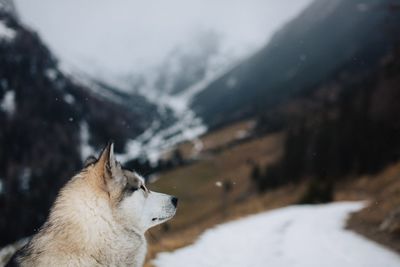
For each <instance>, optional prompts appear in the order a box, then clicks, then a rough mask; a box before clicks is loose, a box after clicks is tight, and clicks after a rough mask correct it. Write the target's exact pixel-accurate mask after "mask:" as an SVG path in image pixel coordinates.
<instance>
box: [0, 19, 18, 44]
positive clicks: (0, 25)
mask: <svg viewBox="0 0 400 267" xmlns="http://www.w3.org/2000/svg"><path fill="white" fill-rule="evenodd" d="M16 34H17V33H16V32H15V31H14V30H13V29H11V28H9V27H8V26H6V25H5V23H4V21H1V20H0V40H6V41H12V40H13V39H14V38H15V35H16Z"/></svg>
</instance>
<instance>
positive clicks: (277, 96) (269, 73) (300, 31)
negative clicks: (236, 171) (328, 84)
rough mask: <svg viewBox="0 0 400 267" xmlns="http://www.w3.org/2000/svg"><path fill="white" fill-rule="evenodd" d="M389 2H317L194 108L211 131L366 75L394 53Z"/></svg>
mask: <svg viewBox="0 0 400 267" xmlns="http://www.w3.org/2000/svg"><path fill="white" fill-rule="evenodd" d="M390 3H391V1H390V0H316V1H315V2H313V3H312V4H311V5H310V6H309V7H308V8H306V9H305V10H304V11H303V12H302V13H301V14H300V15H299V16H298V17H297V18H295V19H294V20H292V21H291V22H289V23H288V24H287V25H285V26H284V27H283V28H282V29H281V30H280V31H278V32H277V33H276V34H275V35H274V36H273V38H272V39H271V41H270V42H269V43H268V44H267V45H266V46H265V47H264V48H263V49H261V50H260V51H259V52H257V53H256V54H254V55H253V56H252V57H250V58H248V59H247V60H245V61H243V62H242V63H240V64H238V65H237V66H236V67H235V68H233V69H232V70H231V71H229V72H227V73H225V74H224V75H222V76H221V77H220V78H219V79H216V80H215V81H214V82H212V83H210V85H209V86H208V87H206V88H205V89H204V90H202V91H201V92H200V93H198V94H197V95H196V96H195V97H194V99H193V101H192V103H191V107H192V108H193V109H194V110H195V112H196V113H197V114H198V115H199V116H200V117H201V118H202V119H203V121H204V122H205V123H206V124H207V125H208V126H210V127H216V126H219V125H222V124H226V123H229V122H231V121H235V120H238V119H243V118H246V117H250V116H255V115H256V114H259V113H260V112H266V111H267V110H269V109H271V108H273V107H276V106H277V105H279V104H280V103H282V101H285V100H287V99H290V98H291V97H294V96H296V95H299V94H302V93H304V92H307V91H309V90H314V89H315V88H317V86H318V84H320V83H321V82H322V81H324V80H326V79H328V78H329V77H331V76H332V75H333V74H334V73H335V72H336V71H337V70H339V69H343V67H345V68H346V69H347V70H349V71H351V70H357V71H362V69H363V68H365V67H368V66H369V65H371V64H373V63H374V62H376V61H377V60H378V59H379V58H380V57H381V56H382V55H384V54H385V52H386V51H387V50H388V48H389V47H390V38H391V35H390V34H388V31H389V30H390V28H391V27H396V26H397V27H398V26H399V20H398V18H397V19H394V20H393V19H391V17H390V16H391V14H390V11H389V6H390Z"/></svg>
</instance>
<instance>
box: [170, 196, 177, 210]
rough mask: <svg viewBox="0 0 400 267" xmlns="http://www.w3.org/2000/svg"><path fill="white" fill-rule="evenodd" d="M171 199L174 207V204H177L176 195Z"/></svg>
mask: <svg viewBox="0 0 400 267" xmlns="http://www.w3.org/2000/svg"><path fill="white" fill-rule="evenodd" d="M171 201H172V204H173V205H174V207H175V208H176V206H178V199H177V198H176V197H172V198H171Z"/></svg>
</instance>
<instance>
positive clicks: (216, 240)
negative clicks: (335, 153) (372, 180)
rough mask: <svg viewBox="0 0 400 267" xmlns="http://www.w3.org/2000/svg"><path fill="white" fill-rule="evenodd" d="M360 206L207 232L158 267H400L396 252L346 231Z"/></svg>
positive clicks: (288, 211) (302, 210) (289, 211)
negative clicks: (349, 220)
mask: <svg viewBox="0 0 400 267" xmlns="http://www.w3.org/2000/svg"><path fill="white" fill-rule="evenodd" d="M363 206H364V204H363V203H361V202H340V203H334V204H328V205H317V206H292V207H288V208H283V209H278V210H275V211H271V212H265V213H262V214H258V215H253V216H250V217H248V218H245V219H241V220H238V221H234V222H230V223H226V224H223V225H220V226H218V227H216V228H214V229H210V230H208V231H206V232H205V233H204V234H203V235H202V236H201V237H200V238H199V239H198V241H197V242H196V243H195V244H193V245H191V246H188V247H185V248H182V249H179V250H176V251H174V252H171V253H160V254H159V255H158V256H157V257H156V259H155V260H154V264H155V265H156V266H158V267H172V266H174V267H179V266H185V267H187V266H191V267H197V266H201V267H213V266H215V267H224V266H229V267H236V266H241V267H243V266H246V267H258V266H260V267H261V266H262V267H264V266H268V267H281V266H282V267H314V266H315V267H322V266H324V267H383V266H385V267H399V266H400V257H399V256H398V255H397V254H395V253H394V252H391V251H389V250H388V249H385V248H384V247H382V246H380V245H378V244H376V243H374V242H372V241H369V240H367V239H365V238H364V237H362V236H360V235H357V234H355V233H353V232H351V231H348V230H345V229H344V225H345V222H346V219H347V217H348V216H349V214H350V213H352V212H354V211H357V210H360V209H361V208H362V207H363Z"/></svg>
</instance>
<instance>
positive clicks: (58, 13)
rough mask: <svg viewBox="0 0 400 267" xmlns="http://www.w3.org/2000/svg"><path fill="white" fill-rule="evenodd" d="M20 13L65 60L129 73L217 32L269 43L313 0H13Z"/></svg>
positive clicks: (235, 47)
mask: <svg viewBox="0 0 400 267" xmlns="http://www.w3.org/2000/svg"><path fill="white" fill-rule="evenodd" d="M15 1H16V4H17V8H18V10H19V13H20V16H21V17H22V19H23V21H24V22H25V23H26V24H28V25H30V26H31V28H33V29H35V30H37V31H39V33H40V35H41V36H42V38H43V39H44V40H45V42H46V43H47V44H48V45H49V46H50V48H51V49H52V50H53V51H54V52H55V53H56V55H57V56H58V57H59V58H60V59H61V60H62V61H63V62H65V63H67V65H74V66H76V67H79V68H81V69H82V70H84V71H87V72H89V73H91V74H96V73H105V72H107V73H108V74H118V75H120V74H126V73H131V72H135V71H138V70H139V71H140V70H142V69H145V68H148V67H151V66H154V65H157V64H159V63H160V62H161V61H162V60H163V59H164V58H165V56H166V55H167V54H168V52H169V51H171V49H173V48H174V47H176V46H177V45H179V44H188V43H189V44H190V40H191V39H192V38H193V37H194V36H195V35H196V33H197V32H199V31H204V30H213V31H216V32H217V33H219V34H221V35H222V36H223V45H224V47H226V49H231V50H232V51H234V52H237V53H243V52H246V51H247V52H248V51H250V50H252V49H255V48H257V47H260V46H261V45H262V44H264V43H265V42H266V41H267V40H268V38H269V37H270V36H271V34H272V33H273V32H274V31H276V30H277V29H278V28H279V27H280V26H282V24H283V23H284V22H286V21H288V20H289V19H290V18H292V17H294V16H295V15H296V14H298V13H299V12H300V11H301V10H302V9H303V8H304V7H305V6H306V5H307V4H309V3H310V2H311V0H15Z"/></svg>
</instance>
